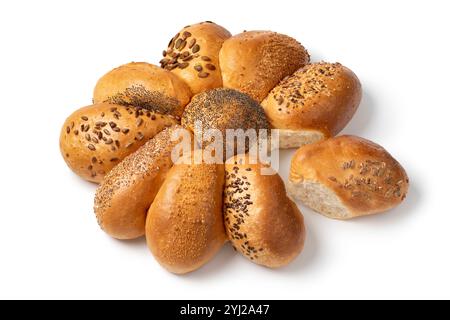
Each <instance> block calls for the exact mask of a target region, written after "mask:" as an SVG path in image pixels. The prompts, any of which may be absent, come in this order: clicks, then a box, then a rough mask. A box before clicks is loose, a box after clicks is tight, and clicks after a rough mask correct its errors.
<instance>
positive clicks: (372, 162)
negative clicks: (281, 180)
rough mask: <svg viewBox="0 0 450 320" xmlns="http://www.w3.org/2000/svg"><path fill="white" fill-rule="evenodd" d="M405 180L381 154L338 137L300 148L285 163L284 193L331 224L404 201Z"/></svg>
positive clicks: (381, 150)
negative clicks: (287, 168) (331, 219)
mask: <svg viewBox="0 0 450 320" xmlns="http://www.w3.org/2000/svg"><path fill="white" fill-rule="evenodd" d="M408 187H409V179H408V176H407V174H406V172H405V170H404V169H403V167H402V166H401V165H400V164H399V163H398V161H397V160H395V159H394V158H393V157H392V156H391V155H390V154H389V153H388V152H387V151H386V150H385V149H384V148H382V147H381V146H379V145H377V144H375V143H373V142H371V141H368V140H366V139H363V138H359V137H355V136H340V137H336V138H331V139H328V140H325V141H321V142H317V143H314V144H310V145H306V146H303V147H301V148H300V149H298V150H297V152H296V153H295V155H294V157H293V158H292V162H291V169H290V175H289V183H288V191H289V193H290V195H291V196H293V197H294V198H296V199H298V200H300V201H302V202H303V203H304V204H305V205H307V206H309V207H310V208H312V209H313V210H315V211H317V212H319V213H321V214H323V215H325V216H327V217H329V218H334V219H351V218H355V217H359V216H365V215H370V214H375V213H379V212H383V211H386V210H389V209H391V208H394V207H396V206H397V205H399V204H400V203H401V202H402V201H403V200H404V199H405V197H406V194H407V192H408Z"/></svg>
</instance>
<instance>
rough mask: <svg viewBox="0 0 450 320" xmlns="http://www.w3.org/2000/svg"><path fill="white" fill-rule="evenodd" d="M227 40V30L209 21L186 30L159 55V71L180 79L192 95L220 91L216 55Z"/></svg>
mask: <svg viewBox="0 0 450 320" xmlns="http://www.w3.org/2000/svg"><path fill="white" fill-rule="evenodd" d="M229 37H231V34H230V32H228V30H226V29H225V28H223V27H221V26H219V25H217V24H215V23H213V22H211V21H205V22H201V23H197V24H194V25H191V26H186V27H184V28H183V29H182V30H180V32H178V33H177V34H176V35H175V36H174V37H173V38H172V39H171V40H170V42H169V45H168V47H167V49H166V50H164V51H163V59H162V60H161V61H160V64H161V67H162V68H164V69H166V70H169V71H171V72H172V73H174V74H176V75H177V76H179V77H180V78H181V79H183V80H184V81H185V82H186V83H187V84H188V85H189V87H190V88H191V91H192V93H193V94H194V95H195V94H197V93H200V92H203V91H206V90H209V89H214V88H219V87H222V74H221V72H220V67H219V51H220V48H221V47H222V44H223V42H224V41H225V40H226V39H228V38H229Z"/></svg>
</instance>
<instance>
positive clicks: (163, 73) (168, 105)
mask: <svg viewBox="0 0 450 320" xmlns="http://www.w3.org/2000/svg"><path fill="white" fill-rule="evenodd" d="M191 96H192V93H191V91H190V89H189V87H188V86H187V84H186V83H184V81H183V80H181V79H179V78H178V77H177V76H176V75H175V74H173V73H171V72H168V71H167V70H163V69H161V68H159V67H157V66H154V65H152V64H149V63H145V62H132V63H128V64H125V65H122V66H120V67H118V68H115V69H113V70H112V71H110V72H108V73H107V74H105V75H104V76H103V77H102V78H100V80H99V81H98V82H97V85H96V86H95V89H94V103H101V102H107V103H113V104H120V105H125V106H130V105H131V106H135V107H141V108H145V109H148V110H151V111H155V112H158V113H161V114H170V115H173V116H178V117H180V116H181V115H182V114H183V110H184V107H185V106H186V105H187V104H188V103H189V100H190V99H191Z"/></svg>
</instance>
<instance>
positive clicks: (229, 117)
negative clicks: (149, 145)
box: [181, 88, 270, 153]
mask: <svg viewBox="0 0 450 320" xmlns="http://www.w3.org/2000/svg"><path fill="white" fill-rule="evenodd" d="M196 121H201V124H202V129H203V131H205V130H207V129H218V130H219V131H220V132H221V133H222V137H223V139H224V153H225V151H226V147H227V146H226V139H225V133H226V130H227V129H243V130H247V129H256V130H257V133H258V134H259V131H258V130H260V129H269V127H270V125H269V122H268V121H267V118H266V115H265V113H264V110H263V108H262V107H261V106H260V105H259V104H258V103H257V102H256V101H255V100H253V99H252V98H250V96H248V95H246V94H244V93H242V92H239V91H237V90H233V89H223V88H217V89H213V90H209V91H206V92H203V93H200V94H198V95H196V96H194V97H193V98H192V101H191V102H190V103H189V104H188V105H187V107H186V110H185V112H184V114H183V117H182V118H181V124H182V125H183V126H184V127H186V128H188V129H190V130H191V131H193V132H194V133H195V136H196V137H197V136H199V132H197V131H198V130H197V128H196V127H195V122H196ZM202 142H203V143H202V146H203V147H206V146H207V145H208V141H202ZM233 146H234V144H233ZM233 146H231V145H230V146H229V147H230V148H232V147H233ZM248 148H249V145H248V143H247V144H246V151H248Z"/></svg>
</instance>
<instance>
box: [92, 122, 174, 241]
mask: <svg viewBox="0 0 450 320" xmlns="http://www.w3.org/2000/svg"><path fill="white" fill-rule="evenodd" d="M179 129H181V127H180V126H178V125H175V126H172V127H170V128H166V129H165V130H163V131H162V132H160V133H159V134H157V135H156V136H155V137H154V138H153V139H151V140H149V141H148V142H147V143H146V144H145V145H143V146H142V147H141V148H140V149H138V150H137V151H136V152H135V153H133V154H131V155H129V156H128V157H126V158H125V159H124V160H123V161H122V162H121V163H119V164H118V165H117V166H116V167H114V168H113V170H111V172H109V173H108V174H107V175H106V177H105V179H104V180H103V182H102V183H101V184H100V186H99V188H98V189H97V192H96V194H95V201H94V211H95V214H96V216H97V220H98V223H99V225H100V227H101V228H102V229H103V230H104V231H105V232H106V233H107V234H109V235H110V236H111V237H114V238H116V239H122V240H127V239H134V238H138V237H140V236H142V235H144V233H145V218H146V215H147V210H148V208H149V207H150V204H151V203H152V202H153V199H154V198H155V196H156V193H157V192H158V190H159V188H160V186H161V185H162V183H163V181H164V179H165V178H166V175H167V172H168V171H169V169H170V168H171V167H172V165H173V163H172V158H171V152H172V149H173V148H174V147H175V145H176V144H177V143H178V142H179V141H178V140H174V139H172V137H173V136H172V134H173V133H174V132H175V131H176V130H179ZM172 140H173V141H172Z"/></svg>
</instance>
